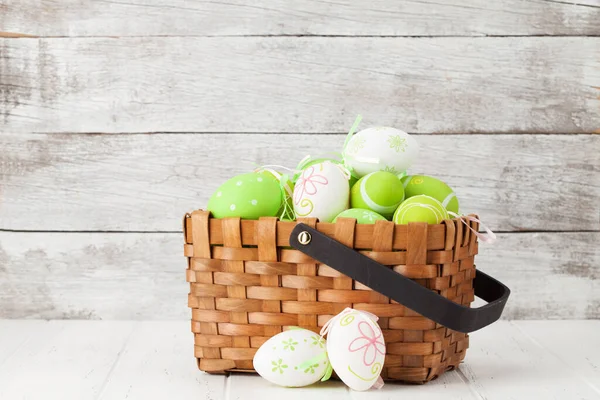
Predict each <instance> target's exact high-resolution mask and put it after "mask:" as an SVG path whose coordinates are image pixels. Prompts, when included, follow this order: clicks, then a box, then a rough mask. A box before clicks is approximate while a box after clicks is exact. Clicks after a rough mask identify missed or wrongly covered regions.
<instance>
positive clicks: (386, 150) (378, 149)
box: [344, 127, 419, 177]
mask: <svg viewBox="0 0 600 400" xmlns="http://www.w3.org/2000/svg"><path fill="white" fill-rule="evenodd" d="M418 153H419V144H418V143H417V141H416V140H415V139H414V138H413V137H412V136H410V135H409V134H408V133H406V132H404V131H401V130H399V129H394V128H387V127H374V128H367V129H364V130H362V131H360V132H357V133H356V134H355V135H354V136H352V137H351V138H350V140H349V141H348V145H347V146H346V149H345V152H344V158H345V160H346V163H347V165H348V166H349V167H350V168H351V169H352V170H353V172H354V173H356V174H357V175H358V176H359V177H363V176H365V175H367V174H370V173H371V172H375V171H387V172H391V173H392V174H395V175H398V174H401V173H402V172H404V171H406V170H407V169H408V168H409V167H410V166H411V165H412V163H413V162H414V161H415V159H416V158H417V155H418Z"/></svg>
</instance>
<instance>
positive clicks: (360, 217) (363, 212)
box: [333, 208, 386, 224]
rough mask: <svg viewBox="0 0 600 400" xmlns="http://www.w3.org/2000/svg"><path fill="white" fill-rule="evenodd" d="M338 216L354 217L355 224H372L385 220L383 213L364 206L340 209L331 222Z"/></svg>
mask: <svg viewBox="0 0 600 400" xmlns="http://www.w3.org/2000/svg"><path fill="white" fill-rule="evenodd" d="M338 218H354V219H355V220H356V223H357V224H374V223H375V221H386V219H385V217H384V216H383V215H380V214H377V213H376V212H375V211H371V210H367V209H364V208H349V209H348V210H345V211H342V212H341V213H339V214H338V216H337V217H335V218H334V219H333V222H335V221H336V220H337V219H338Z"/></svg>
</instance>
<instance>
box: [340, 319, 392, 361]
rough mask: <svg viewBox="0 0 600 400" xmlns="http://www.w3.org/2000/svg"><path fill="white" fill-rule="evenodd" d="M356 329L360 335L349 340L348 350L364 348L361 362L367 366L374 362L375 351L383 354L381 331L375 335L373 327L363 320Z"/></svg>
mask: <svg viewBox="0 0 600 400" xmlns="http://www.w3.org/2000/svg"><path fill="white" fill-rule="evenodd" d="M358 331H359V332H360V333H361V335H362V336H359V337H357V338H356V339H354V340H353V341H352V342H350V345H349V346H348V350H349V351H351V352H355V351H359V350H362V349H364V351H365V352H364V354H363V362H364V363H365V365H366V366H367V367H368V366H371V365H373V363H374V362H375V359H376V358H377V353H379V354H381V355H383V356H385V343H384V342H383V338H382V334H381V331H379V334H377V335H375V331H374V330H373V327H372V326H371V325H370V324H369V323H367V322H365V321H361V322H359V324H358Z"/></svg>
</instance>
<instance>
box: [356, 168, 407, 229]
mask: <svg viewBox="0 0 600 400" xmlns="http://www.w3.org/2000/svg"><path fill="white" fill-rule="evenodd" d="M402 200H404V187H403V186H402V181H401V180H400V179H399V178H398V177H397V176H396V175H394V174H392V173H390V172H385V171H377V172H372V173H370V174H368V175H365V176H363V177H362V178H360V179H359V180H358V182H356V183H355V184H354V186H352V190H351V191H350V206H351V207H352V208H365V209H368V210H371V211H374V212H376V213H378V214H381V215H383V216H384V217H385V218H391V217H392V215H394V211H396V209H397V208H398V205H400V203H401V202H402Z"/></svg>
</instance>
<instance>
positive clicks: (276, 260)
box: [184, 210, 478, 383]
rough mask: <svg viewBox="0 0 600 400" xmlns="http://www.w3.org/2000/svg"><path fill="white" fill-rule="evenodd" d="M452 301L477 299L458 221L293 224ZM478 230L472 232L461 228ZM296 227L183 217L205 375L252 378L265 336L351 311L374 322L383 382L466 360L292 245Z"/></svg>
mask: <svg viewBox="0 0 600 400" xmlns="http://www.w3.org/2000/svg"><path fill="white" fill-rule="evenodd" d="M298 222H303V223H304V224H306V225H308V226H311V227H313V228H315V227H316V229H317V230H318V231H320V232H322V233H324V234H325V235H327V236H329V237H331V238H334V239H335V240H337V241H339V242H341V243H343V244H345V245H346V246H348V247H351V248H354V249H355V250H357V251H360V252H361V253H363V254H365V255H367V256H368V257H370V258H372V259H374V260H376V261H378V262H379V263H381V264H383V265H386V266H389V267H390V268H392V269H393V270H394V271H396V272H398V273H400V274H402V275H404V276H405V277H407V278H410V279H412V280H414V281H415V282H417V283H419V284H420V285H422V286H424V287H426V288H428V289H431V290H434V291H436V292H437V293H439V294H440V295H441V296H443V297H446V298H448V299H450V300H451V301H453V302H455V303H459V304H462V305H465V306H469V305H470V304H471V302H472V301H473V300H474V290H473V279H474V277H475V265H474V256H475V254H477V250H478V242H477V237H476V236H475V235H473V234H472V233H471V232H470V230H469V229H467V228H466V227H464V226H463V223H462V222H461V221H460V220H457V219H455V220H447V221H444V222H443V223H442V224H438V225H427V224H422V223H415V224H409V225H396V224H394V223H393V222H388V221H377V222H376V223H375V224H374V225H357V224H356V221H355V220H354V219H346V218H340V219H338V220H337V222H336V223H317V221H316V219H312V218H304V219H303V218H299V219H298ZM468 223H469V224H470V226H471V227H472V228H473V229H475V231H477V229H478V224H477V223H475V222H468ZM295 225H296V222H282V221H278V220H277V219H276V218H272V217H266V218H261V219H260V220H258V221H254V220H240V219H238V218H226V219H214V218H211V217H210V214H209V213H208V212H206V211H201V210H199V211H195V212H193V213H192V214H186V216H185V219H184V235H185V245H184V254H185V256H186V257H188V269H187V271H186V272H187V281H188V282H190V293H189V298H188V305H189V307H190V308H191V309H192V332H193V333H194V343H195V352H194V354H195V356H196V358H197V359H198V367H199V368H200V369H201V370H203V371H206V372H209V373H224V372H229V371H244V372H253V371H254V370H253V366H252V359H253V357H254V354H255V353H256V351H257V350H258V348H259V347H260V346H261V345H262V344H263V343H264V342H265V341H266V340H267V339H269V338H270V337H271V336H273V335H276V334H277V333H279V332H282V331H283V330H286V329H287V328H288V327H291V326H300V327H303V328H306V329H310V330H312V331H314V332H318V331H319V330H320V327H321V326H323V325H324V324H325V323H326V322H327V321H328V320H329V319H330V318H331V317H332V316H334V315H336V314H337V313H339V312H341V311H342V310H344V309H345V308H346V307H352V308H355V309H357V310H364V311H369V312H371V313H374V314H376V315H377V316H379V317H380V319H379V321H378V323H379V325H380V327H381V328H382V330H383V334H384V337H385V342H386V346H387V355H386V358H385V366H384V368H383V371H382V377H383V378H384V379H386V380H399V381H406V382H418V383H422V382H427V381H430V380H431V379H434V378H436V377H437V376H439V375H440V374H442V373H443V372H445V371H447V370H450V369H453V368H455V367H456V366H458V364H459V363H460V362H461V361H462V360H463V358H464V357H465V352H466V350H467V347H468V345H469V337H468V335H466V334H464V333H459V332H456V331H453V330H451V329H448V328H445V327H444V326H442V325H440V324H437V323H435V322H433V321H431V320H429V319H427V318H425V317H423V316H421V315H419V314H417V313H415V312H414V311H412V310H410V309H408V308H406V307H404V306H402V305H401V304H398V303H396V302H395V301H393V300H390V299H389V298H388V297H385V296H383V295H381V294H380V293H377V292H375V291H372V290H371V289H369V288H368V287H366V286H364V285H362V284H360V283H358V282H355V281H353V280H352V279H350V278H348V277H347V276H345V275H343V274H341V273H339V272H338V271H336V270H334V269H332V268H330V267H328V266H327V265H324V264H319V263H318V262H316V261H315V260H314V259H312V258H310V257H308V256H307V255H305V254H304V253H302V252H300V251H298V250H294V249H292V248H291V247H289V236H290V233H291V231H292V229H293V228H294V226H295Z"/></svg>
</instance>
